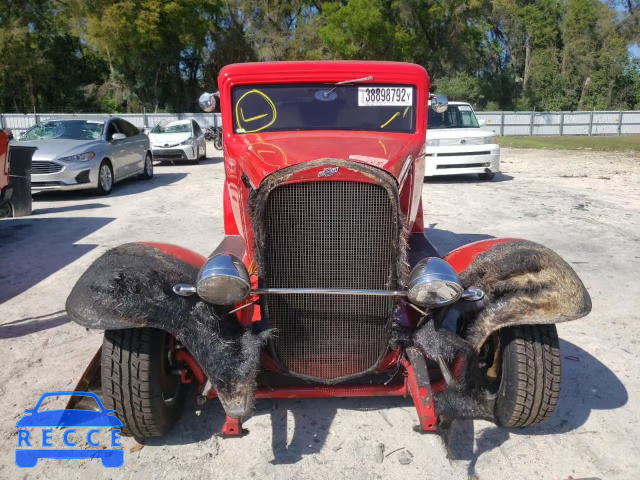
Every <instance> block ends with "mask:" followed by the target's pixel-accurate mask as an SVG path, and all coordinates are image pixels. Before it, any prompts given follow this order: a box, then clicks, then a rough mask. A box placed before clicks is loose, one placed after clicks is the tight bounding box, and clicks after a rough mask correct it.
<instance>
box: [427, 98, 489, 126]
mask: <svg viewBox="0 0 640 480" xmlns="http://www.w3.org/2000/svg"><path fill="white" fill-rule="evenodd" d="M479 127H480V126H479V125H478V119H476V114H475V113H473V109H472V108H471V106H469V105H451V104H449V108H447V109H446V110H445V111H444V112H443V113H436V112H434V111H433V110H431V109H429V123H428V125H427V128H436V129H439V128H479Z"/></svg>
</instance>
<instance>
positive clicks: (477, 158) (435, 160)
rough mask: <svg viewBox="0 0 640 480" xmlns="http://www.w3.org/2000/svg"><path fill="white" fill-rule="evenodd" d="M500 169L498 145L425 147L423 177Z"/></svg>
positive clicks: (497, 170)
mask: <svg viewBox="0 0 640 480" xmlns="http://www.w3.org/2000/svg"><path fill="white" fill-rule="evenodd" d="M487 169H489V170H490V171H491V172H494V173H497V172H499V171H500V145H496V144H487V145H472V146H459V147H458V146H455V147H451V146H447V147H427V155H426V161H425V177H432V176H436V175H464V174H473V173H485V172H486V170H487Z"/></svg>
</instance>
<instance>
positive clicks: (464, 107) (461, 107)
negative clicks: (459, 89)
mask: <svg viewBox="0 0 640 480" xmlns="http://www.w3.org/2000/svg"><path fill="white" fill-rule="evenodd" d="M458 110H460V111H461V112H470V111H471V107H470V106H469V105H458Z"/></svg>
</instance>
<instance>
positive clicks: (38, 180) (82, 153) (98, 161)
mask: <svg viewBox="0 0 640 480" xmlns="http://www.w3.org/2000/svg"><path fill="white" fill-rule="evenodd" d="M19 141H20V143H23V142H24V143H25V144H26V145H30V146H34V147H37V150H36V152H35V154H34V155H33V161H32V165H31V189H32V191H34V192H38V191H45V190H81V189H95V190H96V191H97V193H99V194H102V195H106V194H108V193H109V192H110V191H111V189H112V188H113V184H114V183H115V182H118V181H120V180H124V179H125V178H129V177H132V176H134V175H139V176H140V177H141V178H143V179H147V180H148V179H150V178H152V177H153V159H152V155H151V149H150V147H149V138H148V137H147V136H146V135H145V134H144V133H143V132H141V131H140V130H139V129H138V128H137V127H135V126H133V125H132V124H131V123H129V122H127V121H126V120H123V119H122V118H115V117H114V118H109V119H108V120H106V121H105V120H90V119H77V118H73V119H62V120H50V121H46V122H42V123H39V124H37V125H35V126H34V127H31V128H30V129H29V130H27V131H26V132H25V133H24V134H23V135H22V136H21V137H20V140H19Z"/></svg>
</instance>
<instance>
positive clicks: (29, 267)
mask: <svg viewBox="0 0 640 480" xmlns="http://www.w3.org/2000/svg"><path fill="white" fill-rule="evenodd" d="M113 220H114V219H113V218H104V217H65V218H32V217H27V218H20V219H4V220H2V221H0V265H1V266H2V268H1V269H0V285H2V288H0V303H3V302H5V301H7V300H9V299H10V298H13V297H15V296H16V295H20V294H21V293H23V292H24V291H26V290H28V289H29V288H31V287H32V286H34V285H35V284H37V283H39V282H41V281H42V280H44V279H45V278H47V277H49V276H51V275H53V274H54V273H55V272H57V271H58V270H60V269H62V268H64V267H66V266H67V265H69V264H71V263H73V262H74V261H75V260H77V259H78V258H80V257H82V256H83V255H85V254H86V253H88V252H90V251H91V250H93V249H94V248H95V247H96V245H91V244H79V245H78V244H76V242H78V241H80V240H82V239H83V238H85V237H86V236H87V235H90V234H92V233H93V232H95V231H97V230H99V229H101V228H102V227H104V226H105V225H107V224H108V223H110V222H112V221H113Z"/></svg>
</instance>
